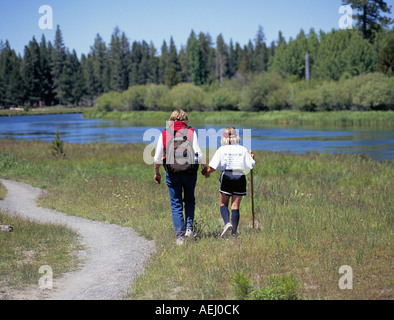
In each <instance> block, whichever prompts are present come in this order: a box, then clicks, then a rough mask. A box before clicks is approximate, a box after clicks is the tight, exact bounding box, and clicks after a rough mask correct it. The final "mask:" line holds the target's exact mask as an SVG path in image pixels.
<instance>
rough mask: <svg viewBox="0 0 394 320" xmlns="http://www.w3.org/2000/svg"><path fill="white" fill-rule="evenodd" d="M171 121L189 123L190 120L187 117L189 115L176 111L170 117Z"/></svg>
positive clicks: (179, 110)
mask: <svg viewBox="0 0 394 320" xmlns="http://www.w3.org/2000/svg"><path fill="white" fill-rule="evenodd" d="M170 121H183V122H188V121H189V118H188V117H187V113H186V112H185V111H183V110H181V109H175V110H174V111H173V112H172V114H171V117H170Z"/></svg>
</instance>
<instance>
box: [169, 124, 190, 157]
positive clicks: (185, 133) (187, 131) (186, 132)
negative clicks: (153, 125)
mask: <svg viewBox="0 0 394 320" xmlns="http://www.w3.org/2000/svg"><path fill="white" fill-rule="evenodd" d="M178 132H179V133H181V135H183V136H184V137H187V139H188V140H189V141H190V142H191V143H192V144H193V137H194V129H193V128H192V127H190V126H185V127H184V128H183V130H182V132H181V131H178V130H172V129H171V128H165V129H164V130H163V132H162V135H163V147H164V152H165V151H166V150H167V145H168V142H170V140H171V137H174V136H175V135H176V134H177V133H178Z"/></svg>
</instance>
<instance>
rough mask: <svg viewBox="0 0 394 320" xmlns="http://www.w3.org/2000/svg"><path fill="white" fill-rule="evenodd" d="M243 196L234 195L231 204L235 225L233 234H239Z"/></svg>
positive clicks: (232, 219) (233, 223)
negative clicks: (240, 207) (240, 208)
mask: <svg viewBox="0 0 394 320" xmlns="http://www.w3.org/2000/svg"><path fill="white" fill-rule="evenodd" d="M241 200H242V196H236V195H233V197H232V202H231V223H232V225H233V234H236V233H237V228H238V223H239V206H240V204H241Z"/></svg>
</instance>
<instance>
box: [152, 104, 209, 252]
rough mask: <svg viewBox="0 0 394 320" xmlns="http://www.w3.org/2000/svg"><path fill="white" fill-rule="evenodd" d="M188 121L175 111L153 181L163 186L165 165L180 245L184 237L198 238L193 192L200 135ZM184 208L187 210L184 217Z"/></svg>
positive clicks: (161, 144)
mask: <svg viewBox="0 0 394 320" xmlns="http://www.w3.org/2000/svg"><path fill="white" fill-rule="evenodd" d="M188 121H189V119H188V116H187V114H186V112H184V111H183V110H180V109H176V110H174V111H173V113H172V114H171V117H170V119H169V121H168V122H167V127H166V129H164V130H163V131H162V133H161V134H160V136H159V140H158V142H157V146H156V152H155V156H154V162H155V176H154V181H155V182H156V183H158V184H160V183H161V175H160V172H159V168H160V164H163V166H164V169H165V171H166V174H165V180H166V183H167V187H168V192H169V195H170V203H171V213H172V221H173V225H174V229H175V237H176V244H178V245H182V244H183V243H184V241H185V237H188V238H191V239H194V238H195V236H196V234H195V233H194V231H193V222H194V210H195V204H196V202H195V196H194V190H195V187H196V182H197V171H198V166H199V165H198V164H199V162H201V160H202V157H203V155H202V152H201V149H200V147H199V144H198V140H197V134H196V132H195V131H194V129H193V128H192V127H190V126H189V125H188ZM203 167H204V169H203V174H205V172H206V169H207V165H206V164H203ZM183 203H184V204H185V205H183ZM183 207H185V217H184V216H183Z"/></svg>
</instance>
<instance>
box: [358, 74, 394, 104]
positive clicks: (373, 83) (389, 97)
mask: <svg viewBox="0 0 394 320" xmlns="http://www.w3.org/2000/svg"><path fill="white" fill-rule="evenodd" d="M357 80H358V83H357V86H358V88H357V89H356V90H354V91H353V92H354V94H353V99H352V103H353V105H355V106H356V107H357V108H359V109H367V110H377V109H389V108H392V107H393V105H394V93H393V92H394V91H393V87H392V81H391V80H389V79H388V78H387V77H386V76H384V75H383V74H381V73H372V74H365V75H361V76H360V77H359V79H357ZM390 85H391V86H390Z"/></svg>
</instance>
